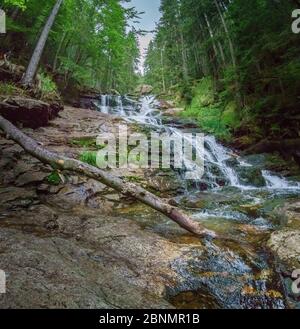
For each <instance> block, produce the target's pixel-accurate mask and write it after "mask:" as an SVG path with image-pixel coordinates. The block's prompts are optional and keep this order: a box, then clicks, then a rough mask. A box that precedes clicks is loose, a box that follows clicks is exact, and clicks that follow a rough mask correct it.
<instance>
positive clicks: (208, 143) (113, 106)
mask: <svg viewBox="0 0 300 329" xmlns="http://www.w3.org/2000/svg"><path fill="white" fill-rule="evenodd" d="M123 101H124V102H126V106H124V105H123ZM156 107H157V102H156V98H155V97H154V96H146V97H143V98H141V100H140V101H134V100H132V99H130V98H128V97H126V96H124V97H122V96H110V95H102V96H101V101H100V103H99V105H98V108H99V110H100V111H101V112H102V113H111V114H114V115H118V116H120V117H122V118H123V119H124V120H126V121H128V122H131V123H137V124H141V125H146V126H148V127H150V128H152V129H153V130H154V131H156V132H168V133H169V134H173V135H175V136H177V137H180V138H182V139H183V140H184V141H185V142H186V143H190V145H194V144H193V139H192V138H190V137H189V136H188V135H186V134H184V132H183V131H182V130H180V129H178V128H174V127H171V126H170V125H164V124H163V123H162V117H161V112H160V111H159V110H157V108H156ZM204 145H205V148H204V150H203V148H202V147H201V146H199V147H198V149H197V148H196V152H197V155H198V156H199V157H200V158H203V161H204V162H205V177H206V179H207V180H208V181H209V182H210V183H211V184H210V187H211V188H219V187H222V185H220V184H219V183H218V181H217V179H216V174H215V171H214V170H215V168H218V170H219V172H220V173H221V174H222V175H223V176H224V179H225V185H228V186H232V187H236V188H239V189H241V190H254V189H261V188H259V187H256V186H251V184H243V183H242V182H241V179H240V177H239V174H238V172H237V171H236V169H235V167H234V166H231V165H230V164H229V162H230V160H234V161H236V162H237V164H238V165H239V166H241V167H244V168H247V167H249V168H250V167H253V166H252V165H251V164H249V163H248V162H247V161H246V160H244V159H242V158H241V157H239V156H238V155H237V154H236V153H235V152H233V151H232V150H231V149H229V148H226V147H224V146H223V145H222V144H220V143H219V142H217V140H216V138H215V137H214V136H210V135H206V136H205V140H204ZM183 163H184V166H185V170H186V172H188V173H189V176H188V177H189V178H192V180H195V181H200V182H201V181H202V179H203V167H200V166H199V165H197V164H196V163H195V162H193V161H190V159H188V158H183ZM261 174H262V177H263V178H264V180H265V182H266V186H265V188H267V189H268V190H274V191H275V190H288V191H300V183H299V182H291V181H288V180H287V179H285V178H282V177H280V176H278V175H276V174H275V173H271V172H269V171H266V170H264V171H262V172H261Z"/></svg>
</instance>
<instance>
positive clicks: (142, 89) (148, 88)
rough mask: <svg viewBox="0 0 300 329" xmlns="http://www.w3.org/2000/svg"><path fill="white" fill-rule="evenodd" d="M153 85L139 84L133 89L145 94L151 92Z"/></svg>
mask: <svg viewBox="0 0 300 329" xmlns="http://www.w3.org/2000/svg"><path fill="white" fill-rule="evenodd" d="M152 91H153V87H152V86H150V85H140V86H138V87H137V88H136V89H135V93H137V94H140V95H147V94H150V93H152Z"/></svg>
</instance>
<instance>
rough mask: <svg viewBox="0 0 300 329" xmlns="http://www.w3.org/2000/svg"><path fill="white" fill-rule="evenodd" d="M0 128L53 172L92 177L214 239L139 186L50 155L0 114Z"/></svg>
mask: <svg viewBox="0 0 300 329" xmlns="http://www.w3.org/2000/svg"><path fill="white" fill-rule="evenodd" d="M0 128H1V129H2V130H3V131H4V132H5V133H6V134H7V136H8V137H9V138H11V139H12V140H14V141H15V142H16V143H17V144H19V145H20V146H21V147H22V148H23V149H24V150H25V151H26V152H28V153H29V154H31V155H32V156H33V157H35V158H37V159H38V160H40V161H41V162H43V163H45V164H49V165H50V166H51V167H52V168H54V169H60V170H66V171H72V172H76V173H78V174H81V175H85V176H87V177H90V178H93V179H95V180H97V181H99V182H101V183H103V184H105V185H107V186H109V187H111V188H113V189H115V190H116V191H118V192H121V193H122V194H124V195H127V196H131V197H134V198H135V199H137V200H139V201H141V202H142V203H144V204H146V205H148V206H150V207H151V208H153V209H155V210H157V211H159V212H161V213H162V214H164V215H166V216H167V217H169V218H170V219H172V220H173V221H174V222H176V223H177V224H178V225H180V226H181V227H182V228H184V229H186V230H187V231H189V232H191V233H193V234H196V235H199V236H209V237H213V238H214V237H216V234H215V233H214V232H212V231H209V230H206V229H205V228H203V227H202V226H201V225H200V224H198V223H197V222H194V221H193V220H191V219H190V218H189V217H188V216H187V215H186V214H184V213H183V212H181V211H180V210H179V209H177V208H175V207H173V206H171V205H169V204H167V203H165V202H164V201H163V200H162V199H160V198H158V197H157V196H155V195H154V194H152V193H150V192H148V191H146V190H145V189H143V188H142V187H140V186H138V185H135V184H132V183H128V182H125V181H124V180H123V179H121V178H119V177H116V176H113V175H111V174H109V173H108V172H106V171H104V170H100V169H99V168H96V167H93V166H91V165H88V164H86V163H83V162H81V161H79V160H75V159H71V158H67V157H65V156H62V155H60V154H57V153H54V152H50V151H48V150H46V149H45V148H43V147H41V146H40V145H39V144H38V143H37V142H36V141H35V140H33V139H32V138H30V137H28V136H27V135H25V134H24V133H23V132H22V131H20V130H19V129H18V128H16V127H15V126H14V125H13V124H12V123H10V122H9V121H7V120H6V119H4V118H3V117H2V116H1V115H0Z"/></svg>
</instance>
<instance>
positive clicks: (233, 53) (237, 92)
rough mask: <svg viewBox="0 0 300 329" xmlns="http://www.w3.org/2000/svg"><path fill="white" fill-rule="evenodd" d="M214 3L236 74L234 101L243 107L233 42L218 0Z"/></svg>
mask: <svg viewBox="0 0 300 329" xmlns="http://www.w3.org/2000/svg"><path fill="white" fill-rule="evenodd" d="M214 3H215V6H216V7H217V10H218V14H219V16H220V19H221V22H222V25H223V27H224V31H225V34H226V36H227V39H228V45H229V51H230V56H231V61H232V65H233V68H234V71H235V74H236V81H235V83H236V102H237V103H238V105H239V106H240V107H243V100H242V95H241V88H240V83H239V78H238V71H237V61H236V56H235V50H234V47H233V42H232V40H231V37H230V33H229V30H228V27H227V24H226V22H225V19H224V16H223V13H222V11H221V8H220V6H219V4H218V1H217V0H214Z"/></svg>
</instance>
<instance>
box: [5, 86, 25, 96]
mask: <svg viewBox="0 0 300 329" xmlns="http://www.w3.org/2000/svg"><path fill="white" fill-rule="evenodd" d="M24 94H25V91H24V90H23V89H20V88H18V87H16V86H15V85H14V84H12V83H0V95H4V96H18V95H24Z"/></svg>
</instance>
